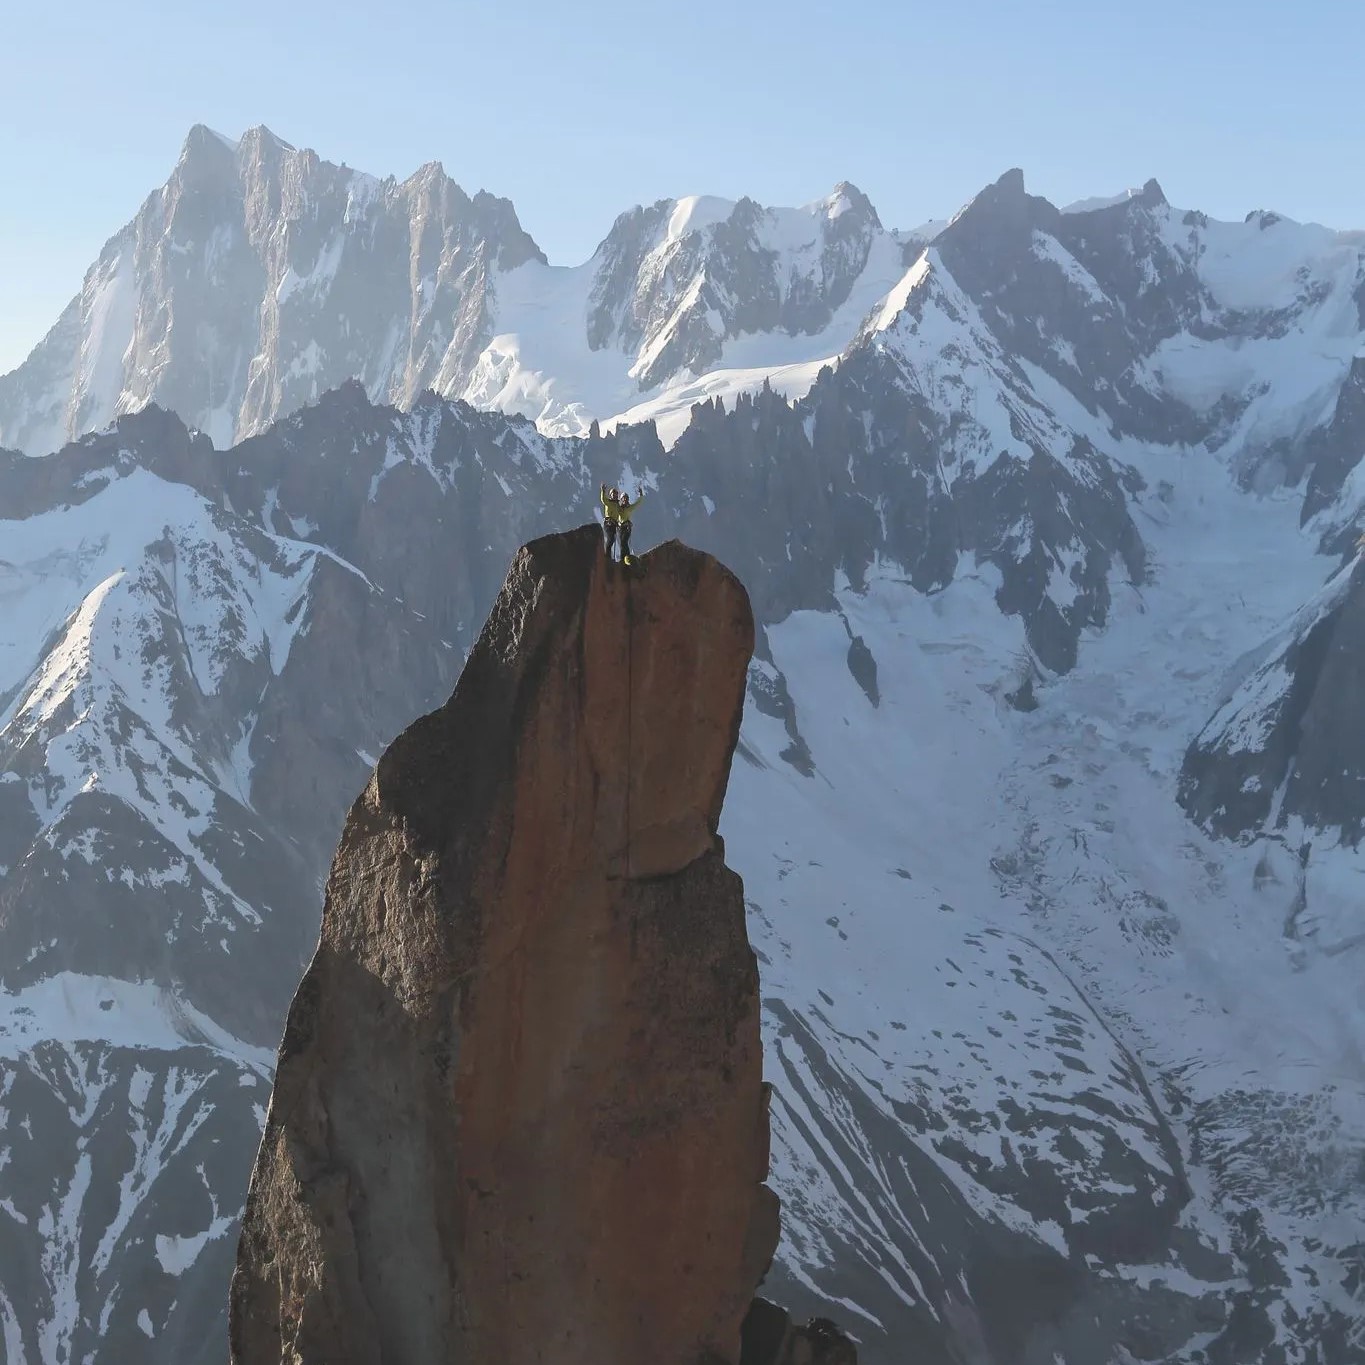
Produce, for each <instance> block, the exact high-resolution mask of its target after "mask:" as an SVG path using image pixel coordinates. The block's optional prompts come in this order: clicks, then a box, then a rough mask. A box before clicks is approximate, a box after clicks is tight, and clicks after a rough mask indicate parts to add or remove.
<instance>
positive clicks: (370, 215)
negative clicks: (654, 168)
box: [0, 126, 923, 454]
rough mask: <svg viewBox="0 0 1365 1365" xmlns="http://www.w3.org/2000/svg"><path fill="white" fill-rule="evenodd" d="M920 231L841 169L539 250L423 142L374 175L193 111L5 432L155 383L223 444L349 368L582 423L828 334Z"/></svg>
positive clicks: (665, 206)
mask: <svg viewBox="0 0 1365 1365" xmlns="http://www.w3.org/2000/svg"><path fill="white" fill-rule="evenodd" d="M922 245H923V238H922V237H921V236H918V235H916V234H908V235H904V236H903V235H901V234H897V233H892V232H888V231H886V230H885V229H884V228H883V227H882V225H881V223H880V221H879V220H878V218H877V214H876V211H875V210H874V209H873V207H872V205H871V204H870V203H869V202H868V200H867V198H866V196H864V195H863V194H862V193H861V192H860V191H859V190H857V189H856V188H855V187H853V186H849V185H840V186H838V187H836V189H835V190H834V192H833V193H832V194H830V195H829V196H828V197H827V198H826V199H824V200H821V201H819V202H818V203H816V204H813V205H810V206H808V207H807V208H806V209H765V208H762V207H760V206H759V205H757V204H755V203H754V202H753V201H752V200H750V199H743V200H740V201H739V202H738V203H729V202H728V201H722V200H713V199H699V198H696V197H693V198H690V199H684V200H660V201H659V202H658V203H656V204H653V205H651V206H650V207H649V208H638V209H635V210H632V211H631V212H629V213H626V214H623V215H621V216H620V217H619V218H618V219H617V221H616V223H615V224H614V225H613V227H612V228H611V231H610V232H609V233H608V235H607V237H606V238H605V240H604V241H603V242H602V244H601V246H600V247H599V248H598V250H597V252H596V253H595V254H594V256H593V257H592V259H591V260H589V261H588V262H586V263H584V264H583V265H581V266H578V267H573V268H569V267H551V266H550V265H548V264H547V262H546V260H545V257H544V254H543V253H542V252H541V251H540V249H539V248H538V247H537V246H536V245H535V243H534V242H533V241H532V240H531V238H530V237H529V236H528V235H527V234H526V232H525V231H524V230H523V229H522V227H521V225H520V223H519V222H518V220H517V216H516V213H515V211H514V210H513V208H512V205H511V204H510V203H508V202H507V201H506V200H505V199H498V198H496V197H494V196H493V195H491V194H487V193H485V192H483V191H480V192H479V193H478V194H476V195H474V196H473V197H472V198H471V197H470V196H468V195H467V194H466V193H465V192H464V191H463V190H462V189H461V188H460V187H459V186H458V185H456V184H455V183H454V182H453V181H452V180H451V179H450V178H449V177H448V176H447V175H446V174H445V172H444V171H443V170H442V168H441V166H440V165H439V164H437V163H432V164H429V165H426V166H423V167H422V168H421V169H420V170H419V171H417V172H416V173H415V174H413V175H412V176H410V177H409V178H408V179H406V180H403V181H401V182H400V181H397V180H395V179H393V178H392V177H390V178H387V179H384V180H379V179H376V178H375V177H373V176H369V175H365V174H363V173H361V172H358V171H354V170H351V169H349V168H347V167H345V166H344V165H343V166H337V165H333V164H332V163H330V162H327V161H324V160H322V159H320V158H319V157H318V155H317V154H316V153H315V152H312V151H307V150H302V151H301V150H298V149H296V148H294V147H291V146H290V145H289V144H288V143H286V142H283V141H282V140H281V139H279V138H277V137H276V136H275V135H274V134H272V133H271V132H270V131H269V130H268V129H265V128H255V129H252V130H251V131H250V132H248V133H247V134H245V136H244V137H243V138H242V139H241V141H240V142H237V143H233V142H230V141H228V140H227V139H225V138H222V137H220V136H219V135H218V134H216V133H213V132H211V131H210V130H209V129H207V128H204V127H202V126H201V127H196V128H194V129H193V130H192V131H191V133H190V135H189V137H188V139H187V140H186V142H185V146H184V150H183V151H182V153H181V157H180V160H179V162H178V164H177V165H176V167H175V170H174V172H173V173H172V175H171V177H170V179H169V180H168V181H167V182H166V184H165V185H164V186H163V187H162V188H161V189H159V190H157V191H155V192H154V193H153V194H151V195H150V196H149V197H148V198H147V200H146V202H145V203H144V204H143V207H142V209H141V211H140V212H139V213H138V216H137V217H136V218H135V219H134V220H133V221H132V222H131V223H129V224H128V225H127V226H126V227H124V228H123V229H122V230H121V231H119V232H118V233H116V234H115V235H114V236H113V237H112V238H111V239H110V240H109V242H108V243H107V245H106V246H105V248H104V250H103V251H102V252H101V254H100V257H99V260H98V261H96V262H95V264H94V265H92V266H91V268H90V270H89V271H88V272H87V274H86V278H85V282H84V286H83V288H82V290H81V293H80V294H79V295H78V296H77V297H76V298H75V299H73V300H72V302H71V303H70V305H69V306H68V307H67V309H66V310H65V311H64V312H63V314H62V316H61V317H60V319H58V321H57V323H56V325H55V326H54V327H53V329H52V330H51V332H50V333H49V334H48V335H47V337H45V338H44V340H43V341H42V342H41V343H40V344H39V346H38V347H37V348H36V349H35V350H34V351H33V353H32V354H31V355H30V357H29V358H28V359H27V360H26V361H25V362H24V364H23V365H21V366H20V367H19V368H18V369H17V370H15V371H14V372H13V373H11V374H8V375H4V376H0V445H8V446H15V447H19V448H22V449H24V450H27V451H28V452H29V453H31V454H45V453H47V452H48V451H50V450H54V449H56V448H57V447H58V446H60V445H61V444H63V443H64V442H65V441H66V440H68V439H71V438H73V437H75V436H79V435H81V434H82V433H84V432H86V431H89V430H92V429H95V428H99V427H102V426H105V425H106V424H107V423H109V422H110V421H112V420H113V419H114V418H115V417H116V416H118V415H119V414H121V413H126V412H130V411H135V410H136V409H138V408H140V407H142V406H143V405H145V404H146V403H148V402H154V403H157V404H158V405H160V406H162V407H165V408H170V409H172V410H173V411H175V412H178V413H179V414H180V415H181V417H182V418H184V420H185V421H186V422H187V423H188V424H190V425H192V426H194V427H196V428H198V429H199V430H202V431H204V432H206V433H208V434H209V435H210V436H211V437H212V439H213V440H214V441H215V443H216V444H217V445H218V446H219V447H220V448H222V447H226V446H228V445H231V444H232V443H233V441H235V440H240V439H241V438H242V437H245V436H249V435H253V434H255V433H258V432H260V431H262V430H264V428H265V427H267V426H268V425H269V424H270V423H271V422H272V421H274V420H275V419H276V418H278V417H282V416H286V415H288V414H289V413H291V412H294V411H295V410H297V409H298V408H299V407H301V406H303V405H305V404H307V403H309V402H312V401H314V400H316V399H317V398H318V397H319V396H320V395H321V394H322V393H324V392H325V391H327V390H328V389H331V388H335V387H336V386H337V385H339V384H341V383H343V382H345V381H346V380H349V379H356V380H358V381H359V382H360V383H362V384H363V385H364V386H365V389H366V391H367V393H369V395H370V396H371V397H372V398H374V399H375V400H377V401H381V402H393V403H398V404H400V405H403V406H407V405H408V404H410V403H411V402H412V401H413V400H414V399H415V398H416V397H417V396H418V394H420V393H421V392H423V391H424V390H427V389H431V390H434V391H436V392H439V393H442V394H446V395H449V396H451V397H465V398H468V399H470V400H471V401H474V402H476V403H478V404H480V405H481V406H485V407H493V408H499V409H503V410H506V411H509V412H521V413H525V414H527V415H529V416H532V417H536V418H540V419H543V420H544V421H545V422H546V424H547V426H548V427H549V428H551V429H553V430H556V431H561V430H562V431H568V432H575V431H577V432H582V431H586V429H587V426H588V422H589V421H590V420H591V419H592V418H593V417H594V416H597V417H603V416H607V415H609V414H611V413H614V412H618V411H621V410H622V409H625V408H628V407H630V406H631V405H632V404H634V403H636V402H638V401H639V400H640V398H641V397H642V396H643V395H646V394H652V393H654V392H657V391H658V390H659V389H660V388H661V386H663V385H664V384H666V383H667V382H669V381H671V380H674V379H677V378H680V377H689V376H695V375H699V374H702V373H704V372H706V371H709V370H711V369H713V368H715V367H716V366H717V365H718V364H720V363H722V361H723V360H724V356H725V350H726V346H727V344H729V343H732V342H738V341H740V340H742V339H743V338H746V337H752V336H755V335H756V336H758V337H764V336H772V337H774V338H778V339H781V340H784V341H785V340H788V339H798V342H797V344H798V349H800V346H801V343H800V341H799V339H800V338H806V339H808V342H807V344H806V350H807V351H809V354H806V355H804V356H803V358H805V359H807V360H810V359H815V358H817V357H822V356H826V355H831V354H835V353H837V352H838V350H839V349H840V348H841V347H842V346H843V345H844V344H845V343H846V342H847V341H848V339H849V338H850V337H851V336H852V334H853V331H854V330H855V329H856V326H857V324H858V322H859V320H860V319H861V317H862V315H863V314H864V313H865V312H866V311H867V309H868V308H869V307H871V306H872V304H873V303H874V302H875V301H876V300H877V299H878V298H879V297H880V296H881V295H882V294H884V293H885V291H886V290H887V289H889V288H890V287H891V286H892V284H894V282H895V280H896V279H897V278H898V277H899V276H900V275H901V274H902V273H903V272H904V269H905V266H906V265H907V264H908V260H907V257H908V256H909V255H910V254H911V253H913V252H915V251H917V250H918V249H919V248H920V247H922Z"/></svg>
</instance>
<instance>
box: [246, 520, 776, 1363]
mask: <svg viewBox="0 0 1365 1365" xmlns="http://www.w3.org/2000/svg"><path fill="white" fill-rule="evenodd" d="M752 648H753V620H752V616H751V613H750V609H749V603H748V598H747V595H746V594H745V592H744V589H743V587H742V586H741V585H740V583H739V581H738V580H737V579H736V578H735V577H734V576H733V575H732V574H730V573H729V572H728V571H727V570H726V569H724V568H723V567H722V566H721V565H720V564H719V563H718V562H717V561H716V560H714V559H712V558H710V557H709V556H707V555H704V554H701V553H699V552H697V551H693V550H689V549H687V548H686V547H684V546H682V545H681V544H678V543H677V542H670V543H668V544H665V545H662V546H660V547H659V548H657V549H656V550H654V551H652V552H651V553H650V554H648V555H646V556H643V557H642V558H641V560H640V562H639V564H638V566H637V568H636V570H635V571H625V570H622V569H621V568H619V567H608V566H607V564H606V563H605V561H604V558H603V555H602V552H601V549H600V541H599V538H598V535H597V532H596V531H595V530H594V529H593V528H591V527H584V528H582V529H580V530H578V531H573V532H570V533H567V534H563V535H556V536H549V537H546V538H545V539H543V540H539V541H535V542H533V543H532V544H530V545H528V546H526V547H525V548H524V549H523V550H522V551H521V552H520V553H519V554H518V556H517V557H516V559H515V561H514V563H513V565H512V568H511V571H510V573H509V575H508V578H507V582H506V585H505V586H504V588H503V591H502V593H501V595H500V596H499V598H498V600H497V602H496V603H495V604H494V607H493V610H492V613H491V615H490V617H489V620H488V623H487V625H486V626H485V628H484V631H483V634H482V635H481V636H480V638H479V641H478V643H477V644H476V646H475V648H474V650H473V652H472V653H471V655H470V658H469V660H468V663H467V664H466V666H465V670H464V673H463V675H462V677H461V679H460V682H459V685H458V686H457V688H456V690H455V693H454V695H453V696H452V697H451V699H450V701H449V702H448V703H447V704H446V705H445V706H444V707H442V708H441V709H440V710H438V711H436V712H434V713H432V714H431V715H428V716H426V717H424V718H423V719H421V720H419V721H418V722H417V723H416V724H414V725H413V726H411V727H410V728H409V729H408V730H407V731H406V732H405V733H404V734H402V735H401V736H400V737H399V738H398V739H397V740H396V741H395V742H394V744H393V745H392V746H391V747H390V749H389V750H388V752H387V753H386V754H385V755H384V756H383V758H382V759H381V760H380V762H379V764H378V766H377V768H376V770H375V774H374V776H373V778H372V779H371V781H370V784H369V786H368V787H367V788H366V790H365V792H364V793H363V795H362V796H361V797H360V799H359V800H358V801H357V802H356V804H355V806H354V808H353V809H352V811H351V813H350V816H349V818H348V820H347V823H346V827H345V830H344V832H343V834H342V838H341V844H340V848H339V850H338V853H337V857H336V861H335V863H334V865H333V868H332V873H331V877H330V880H329V882H328V886H327V895H326V904H325V907H324V911H323V925H322V933H321V939H320V942H319V945H318V949H317V953H316V956H315V957H314V959H313V962H312V964H311V965H310V967H309V968H308V971H307V973H306V974H305V977H304V979H303V982H302V984H301V985H300V987H299V991H298V994H297V996H296V997H295V1000H294V1004H293V1006H292V1008H291V1010H290V1015H289V1020H288V1023H287V1026H286V1029H285V1036H284V1040H283V1043H282V1046H281V1050H280V1059H279V1070H278V1074H277V1077H276V1084H275V1092H274V1097H273V1100H272V1103H271V1108H270V1114H269V1117H268V1119H267V1123H266V1131H265V1136H264V1139H263V1141H262V1145H261V1150H260V1154H259V1156H258V1159H257V1164H256V1169H255V1173H254V1175H253V1178H252V1185H251V1192H250V1194H249V1196H248V1200H247V1208H246V1214H245V1219H244V1224H243V1230H242V1238H241V1242H240V1245H239V1250H238V1262H237V1270H236V1274H235V1276H234V1280H233V1286H232V1301H231V1314H230V1316H231V1335H232V1358H233V1361H234V1362H235V1363H236V1365H265V1362H272V1365H273V1362H277V1361H280V1362H283V1361H290V1362H294V1361H299V1362H308V1363H310V1365H311V1362H317V1363H318V1365H322V1363H323V1362H325V1363H326V1365H350V1363H351V1362H354V1363H355V1365H361V1363H362V1362H365V1363H369V1362H374V1363H375V1365H377V1363H378V1362H379V1361H381V1360H382V1361H383V1362H384V1365H424V1363H425V1362H435V1361H443V1362H444V1361H461V1362H465V1361H467V1362H471V1365H473V1363H474V1362H480V1363H482V1362H493V1361H497V1362H499V1365H521V1363H522V1362H528V1363H529V1362H532V1361H549V1360H553V1361H554V1362H555V1365H576V1362H583V1363H584V1365H586V1363H587V1362H593V1363H594V1365H598V1363H599V1362H601V1363H603V1365H605V1363H608V1362H623V1363H624V1362H628V1361H630V1362H633V1361H640V1360H649V1361H651V1362H653V1363H655V1365H671V1363H672V1362H677V1365H694V1363H696V1362H701V1361H703V1360H705V1361H708V1362H720V1361H724V1362H734V1361H736V1360H737V1359H738V1356H739V1349H740V1328H741V1323H742V1321H743V1319H744V1316H745V1313H746V1311H747V1310H748V1307H749V1304H750V1300H751V1298H752V1296H753V1293H754V1289H755V1287H756V1285H757V1284H758V1282H759V1280H760V1279H761V1277H762V1276H763V1274H764V1272H765V1271H766V1269H767V1266H768V1263H769V1261H770V1259H771V1256H772V1252H773V1250H774V1247H775V1245H776V1241H777V1202H776V1198H775V1197H774V1196H773V1195H772V1194H771V1192H770V1191H769V1190H768V1189H767V1188H766V1187H765V1186H764V1185H763V1183H762V1182H763V1179H764V1177H765V1175H766V1172H767V1163H768V1116H767V1091H766V1088H765V1086H764V1085H763V1082H762V1058H761V1043H760V1036H759V999H758V976H757V967H756V962H755V958H754V955H753V952H752V950H751V949H750V947H749V943H748V938H747V935H746V929H745V919H744V902H743V894H742V887H741V883H740V880H739V878H738V877H737V876H736V875H735V874H734V873H733V872H731V871H730V870H729V869H728V868H726V866H725V863H724V856H723V849H722V846H721V842H720V839H719V837H718V836H717V834H716V827H717V822H718V820H719V816H720V810H721V803H722V800H723V797H724V793H725V787H726V782H727V780H728V775H729V765H730V759H731V756H732V754H733V751H734V747H735V743H736V739H737V736H738V730H739V722H740V713H741V708H742V704H743V695H744V687H745V676H746V668H747V664H748V660H749V656H750V653H751V651H752Z"/></svg>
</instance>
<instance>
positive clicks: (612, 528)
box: [602, 484, 621, 559]
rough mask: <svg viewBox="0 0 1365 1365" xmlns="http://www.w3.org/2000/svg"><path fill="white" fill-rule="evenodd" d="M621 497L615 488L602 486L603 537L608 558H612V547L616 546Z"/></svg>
mask: <svg viewBox="0 0 1365 1365" xmlns="http://www.w3.org/2000/svg"><path fill="white" fill-rule="evenodd" d="M620 496H621V495H620V494H619V493H618V492H617V491H616V489H614V488H608V487H607V485H606V484H603V485H602V537H603V548H604V549H605V550H606V552H607V558H608V559H610V558H611V551H612V547H613V546H614V545H615V544H616V528H617V525H618V523H617V514H618V511H619V509H618V507H617V505H616V500H617V498H619V497H620Z"/></svg>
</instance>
